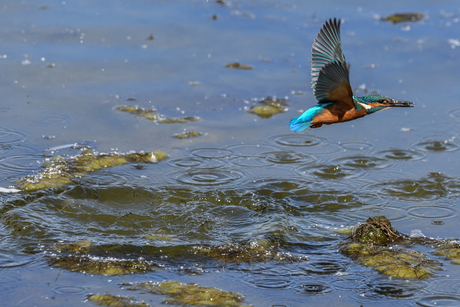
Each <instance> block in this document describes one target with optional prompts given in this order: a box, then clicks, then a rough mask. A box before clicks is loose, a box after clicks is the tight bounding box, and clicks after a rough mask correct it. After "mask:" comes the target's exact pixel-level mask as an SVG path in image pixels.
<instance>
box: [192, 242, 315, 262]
mask: <svg viewBox="0 0 460 307" xmlns="http://www.w3.org/2000/svg"><path fill="white" fill-rule="evenodd" d="M194 249H195V252H196V254H198V255H202V256H205V257H210V258H213V259H215V260H219V261H222V262H232V263H258V262H268V261H275V262H278V263H292V262H299V261H303V260H307V258H306V257H304V256H292V255H291V254H289V253H284V252H281V251H279V250H277V248H276V247H275V246H273V243H272V242H271V241H269V240H263V239H258V240H252V241H249V242H248V243H246V244H227V245H214V246H210V247H204V246H197V247H195V248H194Z"/></svg>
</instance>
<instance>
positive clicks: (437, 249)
mask: <svg viewBox="0 0 460 307" xmlns="http://www.w3.org/2000/svg"><path fill="white" fill-rule="evenodd" d="M434 253H435V254H436V255H438V256H444V258H445V259H448V260H450V261H451V262H452V263H454V264H460V241H459V240H458V239H447V240H441V241H439V242H437V243H436V244H435V246H434Z"/></svg>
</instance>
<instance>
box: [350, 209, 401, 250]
mask: <svg viewBox="0 0 460 307" xmlns="http://www.w3.org/2000/svg"><path fill="white" fill-rule="evenodd" d="M402 239H403V236H402V235H401V234H400V233H399V232H398V231H397V230H396V229H394V228H393V226H391V223H390V221H389V220H388V219H387V218H386V217H384V216H376V217H370V218H368V219H367V221H366V222H364V223H362V224H359V226H358V227H357V228H356V230H354V231H353V241H355V242H360V243H366V244H373V245H387V244H390V243H394V242H396V241H400V240H402Z"/></svg>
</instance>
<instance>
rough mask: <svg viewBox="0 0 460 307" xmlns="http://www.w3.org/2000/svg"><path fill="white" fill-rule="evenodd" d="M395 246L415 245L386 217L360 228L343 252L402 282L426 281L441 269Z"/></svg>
mask: <svg viewBox="0 0 460 307" xmlns="http://www.w3.org/2000/svg"><path fill="white" fill-rule="evenodd" d="M394 243H402V244H404V243H412V242H411V240H410V238H409V237H408V236H406V235H403V234H401V233H400V232H398V231H397V230H396V229H394V228H393V227H392V226H391V223H390V221H389V220H388V219H387V218H385V217H383V216H377V217H370V218H369V219H368V220H367V221H366V222H364V223H362V224H359V225H358V227H357V228H356V229H355V230H354V231H353V233H352V235H351V236H350V237H349V239H348V240H347V241H345V242H343V243H341V251H342V253H344V254H345V255H347V256H349V257H351V258H352V259H354V260H355V261H357V262H358V263H360V264H363V265H368V266H372V267H374V268H375V269H376V270H377V271H378V272H379V273H382V274H385V275H389V276H394V277H399V278H419V279H420V278H426V277H429V276H431V275H433V273H434V271H436V270H440V269H441V265H442V264H441V263H440V262H438V261H434V260H431V259H428V258H427V257H426V255H425V254H423V253H420V252H416V251H411V250H408V249H403V248H395V247H394V246H393V245H392V244H394Z"/></svg>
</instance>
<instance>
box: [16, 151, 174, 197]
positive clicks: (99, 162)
mask: <svg viewBox="0 0 460 307" xmlns="http://www.w3.org/2000/svg"><path fill="white" fill-rule="evenodd" d="M167 157H168V155H167V154H165V153H164V152H162V151H150V152H147V153H129V154H120V153H117V152H112V153H109V154H98V153H94V152H93V151H92V150H88V149H85V150H83V151H82V153H81V154H79V155H76V156H74V157H70V158H67V159H65V158H62V157H59V156H58V157H54V158H53V159H51V160H50V161H47V162H45V163H44V164H43V167H44V169H42V170H41V171H39V172H38V173H37V174H36V175H35V176H28V177H24V178H21V179H19V180H17V181H15V183H16V185H17V186H18V187H19V189H21V190H23V191H26V192H33V191H38V190H42V189H50V188H59V187H63V186H65V185H68V184H72V183H74V179H75V178H80V177H82V176H84V175H85V174H86V173H88V172H93V171H96V170H99V169H101V168H105V167H111V166H116V165H123V164H126V163H129V162H144V163H157V162H159V161H161V160H163V159H165V158H167Z"/></svg>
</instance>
